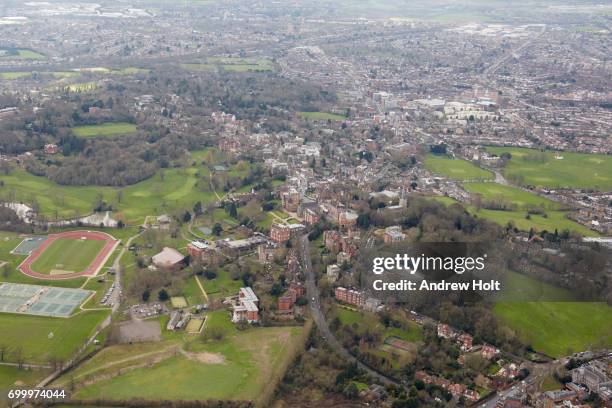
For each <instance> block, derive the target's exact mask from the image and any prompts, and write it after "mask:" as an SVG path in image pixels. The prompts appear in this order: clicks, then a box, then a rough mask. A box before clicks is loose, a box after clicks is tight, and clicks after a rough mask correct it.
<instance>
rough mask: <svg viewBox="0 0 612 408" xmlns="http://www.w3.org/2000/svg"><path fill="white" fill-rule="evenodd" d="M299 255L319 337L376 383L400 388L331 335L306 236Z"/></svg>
mask: <svg viewBox="0 0 612 408" xmlns="http://www.w3.org/2000/svg"><path fill="white" fill-rule="evenodd" d="M299 249H300V253H301V255H302V256H301V258H302V267H303V268H304V273H305V274H306V294H307V296H308V300H309V303H310V310H311V312H312V317H313V319H314V322H315V324H316V325H317V328H318V329H319V331H320V332H321V336H322V337H323V339H324V340H325V341H326V342H327V344H328V345H329V346H330V347H331V349H332V350H333V351H335V352H336V353H338V355H340V356H342V357H343V358H344V359H346V360H347V361H351V362H354V363H357V366H358V367H359V368H360V369H362V370H363V371H366V372H367V373H368V374H369V375H371V376H372V377H373V378H376V379H377V380H378V381H380V382H381V383H383V384H385V385H389V384H392V385H395V386H397V387H402V385H401V384H400V383H398V382H397V381H395V380H393V379H392V378H389V377H387V376H385V375H383V374H381V373H379V372H378V371H375V370H373V369H372V368H370V367H368V366H367V365H365V364H363V363H362V362H360V361H359V360H358V359H357V358H355V357H354V356H353V355H352V354H351V353H349V352H348V350H347V349H345V348H344V347H343V346H342V344H341V343H340V341H339V340H338V339H337V338H336V336H335V335H334V334H333V333H332V331H331V330H330V328H329V325H328V324H327V321H326V320H325V315H324V314H323V312H322V311H321V302H320V299H319V288H318V287H317V284H316V277H315V273H314V270H313V269H312V262H311V259H310V243H309V241H308V235H304V236H302V237H301V239H300V248H299Z"/></svg>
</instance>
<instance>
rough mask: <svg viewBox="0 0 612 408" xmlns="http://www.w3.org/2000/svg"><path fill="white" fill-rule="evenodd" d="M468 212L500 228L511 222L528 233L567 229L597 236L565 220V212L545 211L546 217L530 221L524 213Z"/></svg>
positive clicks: (469, 207) (474, 210) (579, 225)
mask: <svg viewBox="0 0 612 408" xmlns="http://www.w3.org/2000/svg"><path fill="white" fill-rule="evenodd" d="M468 210H469V211H470V213H472V214H473V215H475V216H477V217H483V218H486V219H488V220H491V221H493V222H496V223H498V224H499V225H502V226H506V225H508V222H512V223H513V224H514V225H515V226H516V228H518V229H519V230H521V231H529V230H530V229H531V228H534V229H535V230H536V231H543V230H546V231H549V232H553V231H554V230H555V229H557V230H558V231H563V230H564V229H568V230H570V231H574V232H577V233H579V234H581V235H583V236H586V237H598V236H599V234H598V233H597V232H596V231H592V230H590V229H588V228H587V227H585V226H584V225H582V224H578V223H577V222H575V221H572V220H570V219H568V218H566V217H565V216H566V214H567V213H566V212H565V211H547V212H546V217H543V216H541V215H531V216H530V219H526V218H525V217H526V215H527V213H526V212H524V211H496V210H486V209H481V210H480V211H477V210H476V208H474V207H473V206H468Z"/></svg>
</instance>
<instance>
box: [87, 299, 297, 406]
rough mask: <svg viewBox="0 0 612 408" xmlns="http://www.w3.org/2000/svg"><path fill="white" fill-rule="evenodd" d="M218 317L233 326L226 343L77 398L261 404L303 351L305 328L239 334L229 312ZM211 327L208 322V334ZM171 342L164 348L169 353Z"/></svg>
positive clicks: (99, 384) (194, 348) (202, 346)
mask: <svg viewBox="0 0 612 408" xmlns="http://www.w3.org/2000/svg"><path fill="white" fill-rule="evenodd" d="M215 313H217V312H215ZM223 315H225V317H223ZM217 317H221V318H223V319H225V320H226V321H227V323H228V324H229V327H228V331H227V334H226V337H225V338H224V339H222V340H220V341H212V342H206V343H202V342H193V343H191V347H190V348H189V351H188V352H182V353H180V354H178V355H177V354H174V355H171V356H169V357H168V358H165V359H163V361H160V362H158V363H156V364H153V365H152V366H150V367H146V368H138V369H136V370H133V371H127V372H126V373H125V374H123V375H118V376H113V378H110V379H106V378H103V379H102V380H100V381H96V382H94V383H93V384H91V385H88V386H85V387H84V388H78V389H77V391H76V394H75V396H76V397H77V398H83V399H94V398H99V397H100V396H105V397H109V396H112V397H111V398H116V399H126V398H145V399H152V400H154V399H183V400H198V399H209V398H210V399H231V400H257V399H259V398H261V397H262V395H267V394H269V393H270V392H271V391H273V386H274V385H275V381H276V380H277V379H279V378H280V377H281V376H282V375H283V373H284V371H285V369H286V367H287V364H288V363H289V360H290V359H291V358H292V356H293V355H294V353H295V351H296V350H297V349H299V348H300V347H301V341H302V340H301V338H302V333H303V329H302V328H300V327H291V328H289V327H283V328H250V329H247V330H244V331H238V330H236V329H235V328H233V327H232V325H231V323H229V317H227V312H224V311H221V314H218V316H217ZM216 326H217V327H225V323H222V322H219V324H217V325H216ZM208 328H209V326H208V323H207V325H206V327H205V329H204V330H205V331H206V330H207V329H208ZM230 330H231V331H230ZM166 343H167V342H162V343H158V348H159V349H161V348H163V347H164V346H165V344H166ZM111 361H112V360H111V359H110V358H109V356H108V355H107V356H105V359H104V364H105V365H108V364H109V362H111ZM94 378H95V376H94ZM168 378H171V379H172V381H169V382H168V381H165V386H164V387H160V386H159V384H160V381H164V379H168ZM270 386H272V387H270ZM271 388H272V389H271Z"/></svg>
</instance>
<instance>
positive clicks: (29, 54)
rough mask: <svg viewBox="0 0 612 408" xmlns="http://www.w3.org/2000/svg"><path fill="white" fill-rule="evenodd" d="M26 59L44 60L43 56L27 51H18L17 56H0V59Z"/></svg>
mask: <svg viewBox="0 0 612 408" xmlns="http://www.w3.org/2000/svg"><path fill="white" fill-rule="evenodd" d="M3 58H5V59H26V60H44V59H46V58H47V57H45V56H44V55H43V54H40V53H38V52H36V51H32V50H27V49H19V50H17V55H5V56H0V59H3Z"/></svg>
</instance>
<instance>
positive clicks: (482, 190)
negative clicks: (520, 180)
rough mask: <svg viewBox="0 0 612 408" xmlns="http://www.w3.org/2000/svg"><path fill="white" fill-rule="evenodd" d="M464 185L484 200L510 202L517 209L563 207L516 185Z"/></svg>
mask: <svg viewBox="0 0 612 408" xmlns="http://www.w3.org/2000/svg"><path fill="white" fill-rule="evenodd" d="M463 187H464V188H465V189H466V190H467V191H469V192H470V193H472V194H480V195H481V196H482V198H483V200H484V201H497V202H500V203H502V202H503V203H509V204H511V205H512V206H513V207H515V208H516V209H517V210H526V209H528V208H532V207H541V208H544V209H547V210H559V209H560V208H561V205H560V204H559V203H557V202H555V201H552V200H549V199H547V198H544V197H540V196H539V195H537V194H534V193H530V192H528V191H524V190H521V189H520V188H516V187H511V186H505V185H502V184H497V183H465V184H464V185H463Z"/></svg>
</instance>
